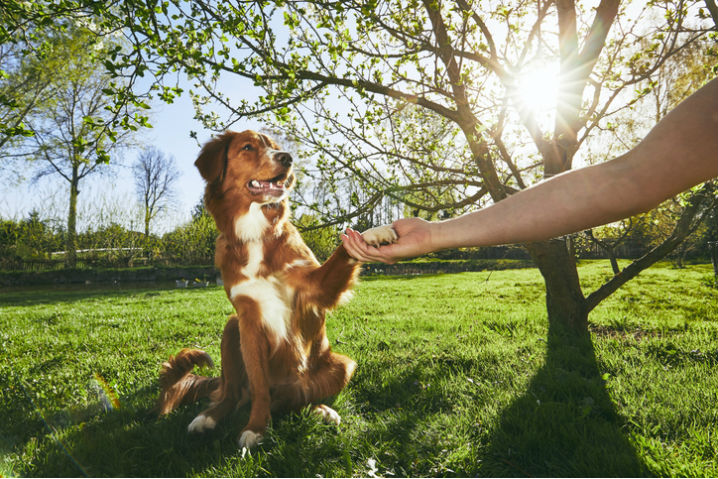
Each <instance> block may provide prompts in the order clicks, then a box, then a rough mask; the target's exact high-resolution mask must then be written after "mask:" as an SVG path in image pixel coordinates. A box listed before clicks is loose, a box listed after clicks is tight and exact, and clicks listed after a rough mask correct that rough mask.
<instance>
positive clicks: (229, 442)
mask: <svg viewBox="0 0 718 479" xmlns="http://www.w3.org/2000/svg"><path fill="white" fill-rule="evenodd" d="M155 393H156V390H155V388H151V389H150V388H148V389H146V390H142V391H139V392H138V393H136V394H135V395H133V400H132V401H133V403H134V404H123V406H122V408H121V409H119V410H113V411H109V412H107V413H101V414H95V415H94V416H93V417H91V418H88V420H87V421H86V422H79V421H76V420H71V421H69V422H70V423H71V424H72V425H70V426H69V427H66V428H65V429H64V430H62V431H61V432H60V433H59V434H58V433H57V430H55V431H56V432H55V434H54V437H51V436H49V435H48V436H45V438H44V439H43V440H42V442H39V443H38V444H37V446H36V447H37V448H36V449H35V450H34V452H33V453H32V462H30V463H28V464H24V465H23V470H20V471H18V472H19V473H20V474H21V475H23V476H35V477H82V476H86V477H108V476H109V477H182V476H187V475H198V474H201V473H202V471H204V470H205V469H207V468H210V469H211V468H212V467H215V466H217V465H219V464H221V463H222V462H224V461H225V460H226V458H227V457H230V456H232V455H236V454H237V452H238V451H237V447H236V441H235V440H236V435H237V431H238V430H237V429H235V428H233V427H232V426H233V425H236V424H238V419H237V418H236V417H235V418H233V420H231V421H227V423H226V424H222V423H221V424H220V425H219V426H218V428H217V430H216V431H214V432H213V433H211V434H205V435H198V436H191V435H188V434H187V425H188V424H189V422H190V421H191V420H192V419H193V418H194V417H195V415H196V414H197V413H198V412H199V411H200V410H201V409H202V406H203V405H200V404H196V405H194V407H186V408H182V409H181V410H179V411H177V412H176V413H174V414H171V415H169V416H166V417H163V418H157V417H155V416H154V415H152V414H150V413H149V412H148V410H147V407H146V406H147V404H151V403H152V402H153V399H154V394H155ZM140 403H141V404H140ZM237 415H239V413H237ZM244 420H245V421H246V418H244ZM47 422H48V426H49V427H50V428H52V429H55V428H54V426H56V425H59V426H63V424H62V422H63V421H62V419H58V417H57V415H56V416H55V417H48V418H47Z"/></svg>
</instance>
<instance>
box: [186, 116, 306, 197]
mask: <svg viewBox="0 0 718 479" xmlns="http://www.w3.org/2000/svg"><path fill="white" fill-rule="evenodd" d="M194 164H195V166H196V167H197V169H198V170H199V172H200V174H201V175H202V177H203V178H204V180H205V181H206V182H207V194H208V195H212V196H215V197H222V196H224V195H227V194H230V193H231V194H232V196H233V197H236V198H237V199H239V200H240V201H241V202H242V203H245V204H247V205H248V204H250V203H259V204H268V203H278V202H281V201H283V200H285V199H286V198H287V196H288V195H289V192H290V191H291V189H292V187H293V186H294V182H295V176H294V173H293V171H292V156H291V155H290V154H289V153H287V152H286V151H280V149H279V146H278V145H277V143H276V142H275V141H274V140H272V139H271V138H270V137H269V136H267V135H265V134H262V133H258V132H256V131H251V130H247V131H243V132H241V133H237V132H234V131H227V132H225V133H223V134H221V135H219V136H218V137H216V138H214V139H212V140H210V141H209V142H207V143H206V144H205V145H204V147H203V148H202V151H201V152H200V154H199V157H198V158H197V161H195V163H194Z"/></svg>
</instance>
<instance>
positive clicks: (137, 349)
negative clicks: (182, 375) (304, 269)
mask: <svg viewBox="0 0 718 479" xmlns="http://www.w3.org/2000/svg"><path fill="white" fill-rule="evenodd" d="M580 273H581V276H582V280H583V281H584V283H585V285H586V286H587V287H588V286H595V285H597V284H598V282H599V281H600V280H601V279H602V278H603V277H605V276H607V275H609V274H610V266H609V265H608V262H596V263H584V265H583V266H581V267H580ZM711 281H712V270H711V268H710V266H703V265H698V266H690V267H688V268H686V269H681V270H678V269H672V268H671V267H670V265H661V266H658V267H654V268H652V269H650V270H648V271H646V272H644V273H642V274H641V275H640V276H639V278H637V279H636V280H634V281H632V282H630V283H629V284H628V285H627V286H626V287H624V288H623V289H621V290H620V291H619V292H617V293H616V294H614V295H613V296H612V297H611V298H610V299H609V300H607V301H605V302H604V303H603V304H602V305H601V306H599V308H598V309H597V310H595V311H594V312H593V313H592V314H591V318H590V319H591V330H592V335H591V336H592V344H591V343H589V342H588V341H586V342H582V341H576V340H575V339H572V338H568V337H565V336H563V335H561V334H560V333H558V332H555V331H553V330H551V331H549V329H548V325H547V321H546V315H545V311H544V300H543V295H544V293H543V281H542V279H541V277H540V275H539V273H538V271H537V270H533V269H524V270H512V271H494V272H491V273H489V272H485V273H461V274H454V275H441V276H421V277H406V278H365V279H364V280H363V281H362V283H361V284H360V286H359V287H358V288H357V294H356V296H355V298H354V300H353V301H352V302H350V303H349V304H348V305H347V306H344V307H343V308H341V309H340V310H338V311H337V312H336V313H334V314H333V315H332V316H331V318H330V319H329V322H328V334H329V337H330V339H331V341H332V343H333V344H334V349H335V350H336V351H339V352H342V353H345V354H348V355H349V356H351V357H353V358H354V359H355V360H356V361H357V362H358V363H359V368H358V369H357V373H356V375H355V377H354V379H353V380H352V382H351V383H350V384H349V386H348V387H347V388H346V389H345V390H344V391H343V392H342V393H341V394H339V396H337V397H336V398H333V399H332V400H331V401H330V402H331V403H332V404H333V407H334V408H335V409H336V410H337V411H338V412H339V413H340V414H341V415H342V418H343V422H342V425H341V426H339V427H334V426H328V425H324V424H322V423H321V422H320V421H319V420H318V419H317V418H315V417H314V416H313V415H311V414H308V413H307V412H304V413H302V414H290V415H285V416H281V417H275V418H274V420H273V423H272V427H271V430H270V432H269V434H268V437H267V438H266V440H265V442H264V444H263V445H262V447H261V448H260V449H259V450H257V451H253V452H252V453H251V455H247V456H246V457H242V455H241V453H240V451H238V450H237V448H236V442H235V440H236V436H237V433H238V432H239V430H240V429H241V427H242V426H243V425H244V422H245V421H246V420H247V416H248V414H247V410H246V409H244V410H240V411H238V412H237V413H236V414H235V415H234V416H232V418H231V421H228V422H226V423H224V424H222V425H221V426H220V427H219V428H218V430H217V431H215V432H214V433H212V434H211V435H209V436H206V437H190V436H188V435H187V434H186V433H185V430H186V427H187V424H188V423H189V422H190V421H191V420H192V418H193V417H194V415H195V414H196V413H197V412H198V411H199V410H200V409H201V408H202V407H203V405H201V404H197V405H194V406H189V407H186V408H183V409H180V410H178V411H177V412H175V413H173V414H171V415H170V416H168V417H166V418H162V419H157V418H155V417H152V416H151V415H149V414H148V411H149V409H150V408H151V407H152V406H153V404H154V399H155V396H156V394H157V372H158V370H159V366H160V363H161V362H162V361H163V360H164V359H166V358H167V356H168V355H170V354H174V353H175V352H177V351H178V350H179V349H181V348H183V347H187V346H195V347H201V348H204V349H206V350H207V351H209V352H210V354H211V355H212V357H213V358H215V360H217V361H219V343H220V335H221V332H222V328H223V326H224V322H225V318H226V316H227V315H228V314H229V313H230V312H231V306H230V304H229V302H228V301H227V300H226V298H225V295H224V291H223V290H222V289H221V288H217V287H212V288H209V289H198V290H178V289H149V288H146V287H143V288H142V289H137V288H112V287H109V286H108V287H107V288H106V289H89V288H88V289H86V288H82V287H80V288H75V289H71V290H70V289H49V288H48V289H34V290H23V291H20V290H15V291H4V292H0V343H1V344H0V355H1V356H0V357H2V360H1V361H0V417H2V420H0V457H1V459H0V475H1V476H82V475H88V476H145V477H146V476H310V477H319V476H371V475H374V474H375V475H379V476H387V477H391V476H476V475H478V476H485V475H487V476H546V475H548V476H640V475H659V476H714V477H715V476H718V459H717V454H716V452H717V449H718V397H717V396H718V374H716V368H717V367H718V365H717V363H718V290H716V289H713V288H711V287H710V284H711ZM210 373H211V374H218V371H210ZM107 391H109V392H107ZM113 396H114V398H113ZM113 399H114V403H115V404H114V406H113V405H112V403H113ZM118 406H119V407H118Z"/></svg>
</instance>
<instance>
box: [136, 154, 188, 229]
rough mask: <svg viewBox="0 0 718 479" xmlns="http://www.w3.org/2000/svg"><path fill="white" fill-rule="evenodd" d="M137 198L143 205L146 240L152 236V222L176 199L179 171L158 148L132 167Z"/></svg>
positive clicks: (138, 159) (138, 160) (171, 159)
mask: <svg viewBox="0 0 718 479" xmlns="http://www.w3.org/2000/svg"><path fill="white" fill-rule="evenodd" d="M132 173H133V175H134V177H135V188H136V191H137V197H138V198H139V200H140V203H141V204H142V207H143V210H144V219H145V238H149V236H150V222H151V221H152V220H153V219H154V218H155V217H156V216H157V215H158V214H159V213H160V212H161V211H163V210H164V209H166V208H167V207H168V205H169V203H170V202H171V200H172V199H173V198H174V187H175V184H176V183H177V180H178V179H179V170H178V169H177V165H176V163H175V160H174V158H173V157H171V156H168V155H165V154H164V153H162V152H161V151H160V150H159V149H157V148H152V147H151V148H147V149H145V150H144V151H142V152H141V153H140V154H139V156H138V157H137V161H136V162H135V164H134V165H133V166H132Z"/></svg>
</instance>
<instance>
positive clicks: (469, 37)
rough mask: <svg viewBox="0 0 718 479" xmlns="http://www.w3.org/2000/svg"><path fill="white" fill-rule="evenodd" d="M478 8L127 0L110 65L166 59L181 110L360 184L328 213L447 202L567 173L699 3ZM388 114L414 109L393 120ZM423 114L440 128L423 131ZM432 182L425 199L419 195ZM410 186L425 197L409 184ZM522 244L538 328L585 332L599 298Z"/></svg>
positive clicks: (554, 250)
mask: <svg viewBox="0 0 718 479" xmlns="http://www.w3.org/2000/svg"><path fill="white" fill-rule="evenodd" d="M491 5H492V6H489V5H487V4H485V3H479V2H475V1H471V0H455V1H448V0H438V1H437V0H422V1H418V0H410V1H404V2H396V1H392V0H386V1H378V0H373V1H369V2H352V1H347V2H335V3H331V2H322V1H307V2H291V3H285V2H256V3H240V4H237V5H234V4H229V3H225V2H220V3H213V2H206V1H201V0H200V1H194V2H190V3H184V2H179V1H177V2H173V5H172V8H171V9H169V8H168V7H167V8H164V9H162V8H160V9H157V10H154V9H152V10H151V9H148V8H141V6H140V5H139V4H136V3H133V4H132V5H131V6H128V7H127V8H128V10H132V11H133V15H132V18H131V19H130V20H127V21H126V23H125V25H126V26H128V27H129V28H130V29H132V31H133V34H134V35H135V43H134V51H133V54H132V55H128V56H127V57H126V58H125V59H124V64H123V65H129V64H130V63H131V62H132V61H136V60H137V59H139V58H140V57H142V58H143V59H144V60H145V64H146V65H148V68H150V69H151V70H153V71H155V72H156V73H157V74H158V75H160V76H161V75H164V74H165V73H166V72H170V71H172V70H174V69H182V70H184V71H185V72H186V73H188V74H189V75H190V76H191V77H192V79H193V80H195V82H196V84H197V88H198V90H199V92H200V93H196V92H195V98H196V99H197V103H198V104H199V103H202V102H205V103H206V102H210V101H211V102H213V106H217V105H219V106H222V107H225V108H226V109H227V110H228V111H229V116H228V119H227V121H226V122H221V121H219V119H218V117H217V115H206V116H204V117H203V118H205V120H207V123H208V124H210V125H211V126H214V127H217V128H222V127H224V126H226V125H230V124H232V123H233V122H234V121H236V120H237V118H241V117H247V116H258V117H263V118H265V119H267V120H271V121H272V122H274V123H282V124H283V125H284V129H285V131H287V132H288V134H289V135H291V136H293V137H294V138H296V139H297V140H299V141H301V142H302V143H304V144H305V146H306V147H309V148H312V150H313V152H314V154H315V157H316V158H317V166H318V168H319V169H320V170H321V171H322V174H323V176H324V177H325V178H330V179H332V181H335V182H336V181H338V180H342V179H348V178H351V180H352V181H353V182H355V184H358V185H360V186H359V187H358V188H361V189H362V190H363V191H366V192H370V193H373V194H368V195H367V200H366V201H367V203H366V204H355V205H351V206H352V211H348V212H346V214H345V215H344V216H345V217H353V216H356V214H357V212H359V211H362V210H364V209H366V208H373V207H374V205H375V204H376V202H377V198H378V197H382V196H389V197H392V198H395V199H396V200H398V201H416V199H417V198H421V199H422V201H423V204H422V205H421V209H424V210H427V211H431V210H432V209H443V210H452V211H453V212H455V213H458V212H461V211H462V210H465V209H467V208H471V207H473V206H474V205H482V204H485V203H486V202H488V201H494V202H496V201H501V200H502V199H503V198H505V197H506V196H508V195H510V194H512V193H513V192H515V191H516V190H518V189H522V188H525V187H526V186H528V185H530V184H531V183H532V182H534V181H536V180H537V179H539V178H540V177H541V176H543V177H544V178H546V177H550V176H553V175H556V174H559V173H561V172H563V171H566V170H568V169H570V168H572V166H573V163H574V159H575V158H576V157H577V155H578V154H579V152H580V150H581V148H582V147H583V146H584V144H585V143H586V141H587V139H588V138H590V136H591V133H592V132H593V131H594V130H597V129H598V128H599V127H605V124H606V123H607V122H608V121H609V120H608V119H609V118H610V117H611V115H612V114H615V113H616V112H618V111H621V110H623V109H626V108H630V107H631V106H632V105H633V104H635V102H636V101H637V100H638V99H639V98H640V97H642V96H645V94H646V93H647V92H648V91H650V85H649V84H647V83H646V81H647V80H648V78H649V77H650V75H651V74H652V73H653V72H655V71H656V70H658V69H659V68H660V67H661V65H662V64H663V63H664V62H665V60H666V59H667V58H670V56H671V55H674V54H675V53H676V52H678V51H680V50H681V49H682V48H684V47H685V46H686V45H690V44H692V43H693V42H695V41H696V40H697V39H699V38H701V37H703V36H705V35H706V34H707V32H708V28H709V26H708V25H706V22H705V20H703V19H701V18H700V17H699V16H698V15H697V13H696V8H695V7H696V5H702V3H700V4H696V3H695V2H685V1H683V0H676V1H675V2H670V1H661V2H650V3H646V4H643V5H638V6H633V7H631V8H628V7H622V6H621V4H620V2H619V0H602V1H601V2H600V3H599V4H598V5H597V7H596V8H595V9H590V10H589V9H586V8H585V7H584V6H582V4H579V3H577V2H574V1H573V0H557V1H546V2H537V3H532V2H520V3H511V4H504V3H502V2H498V3H493V4H491ZM118 20H121V19H119V17H118V18H116V19H115V21H118ZM280 22H283V25H284V27H285V28H286V29H287V30H288V32H287V33H286V34H285V33H283V32H282V33H280V32H278V26H279V25H280ZM710 26H712V25H710ZM552 68H553V69H555V70H556V72H557V74H556V75H555V76H554V77H553V83H554V84H555V85H556V86H557V95H556V98H555V99H554V100H553V102H552V109H551V111H549V112H546V111H542V110H540V109H538V108H536V107H534V106H533V102H532V101H531V100H532V99H533V98H535V97H542V96H544V97H550V96H551V95H550V94H549V93H548V92H549V90H550V89H551V86H552V84H551V83H542V82H539V81H538V78H539V77H538V75H537V73H538V72H540V71H542V70H550V69H552ZM223 76H234V77H239V78H245V79H248V80H249V81H252V82H254V85H255V86H256V87H257V88H258V89H259V90H260V91H261V95H260V96H259V99H258V100H257V101H256V102H250V101H246V100H240V101H236V100H234V99H233V98H230V97H228V96H227V95H226V94H225V93H224V91H223V90H221V89H219V88H217V84H218V81H219V79H220V78H222V77H223ZM536 85H541V86H542V87H543V90H536V89H535V88H534V87H535V86H536ZM527 93H530V95H527ZM402 110H409V111H411V115H413V116H415V117H416V118H417V120H416V121H406V120H405V119H404V118H405V117H404V116H402V115H396V113H397V112H398V111H402ZM428 119H430V120H431V121H427V120H428ZM435 125H439V126H440V127H441V128H445V129H447V130H448V131H449V132H451V134H448V135H432V132H431V131H432V130H431V129H432V128H434V126H435ZM416 170H418V171H421V172H423V174H421V175H419V176H417V175H415V173H414V172H415V171H416ZM426 178H430V181H426ZM436 187H442V188H444V192H443V194H442V195H435V194H430V193H431V191H432V190H431V189H432V188H436ZM422 188H423V190H422ZM417 190H422V191H423V192H424V193H426V194H423V195H411V194H410V193H411V192H412V191H417ZM447 193H450V194H447ZM447 199H449V201H450V204H440V203H444V202H445V201H447ZM556 214H560V213H559V212H556ZM525 246H526V248H527V249H528V251H529V252H530V254H531V256H532V258H533V259H534V261H535V263H536V264H537V265H538V268H539V270H540V271H541V273H542V275H543V277H544V280H545V283H546V290H547V294H546V303H547V310H548V315H549V320H550V322H551V324H556V325H562V326H569V327H571V328H573V329H574V330H576V331H579V332H582V333H584V334H585V332H586V326H587V316H588V313H589V311H590V310H591V309H592V308H594V307H595V306H596V304H598V303H597V301H595V300H597V299H599V296H593V300H592V301H588V300H587V299H586V298H585V297H584V294H583V291H582V290H581V286H580V284H579V278H578V273H577V270H576V265H575V261H574V259H573V256H572V255H571V254H569V250H568V248H567V247H566V242H565V241H564V240H563V239H556V240H552V241H546V242H539V243H532V244H528V245H525ZM645 264H646V263H645V262H643V263H641V265H643V266H645ZM604 291H607V290H604ZM589 296H590V295H589Z"/></svg>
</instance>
